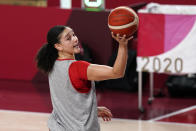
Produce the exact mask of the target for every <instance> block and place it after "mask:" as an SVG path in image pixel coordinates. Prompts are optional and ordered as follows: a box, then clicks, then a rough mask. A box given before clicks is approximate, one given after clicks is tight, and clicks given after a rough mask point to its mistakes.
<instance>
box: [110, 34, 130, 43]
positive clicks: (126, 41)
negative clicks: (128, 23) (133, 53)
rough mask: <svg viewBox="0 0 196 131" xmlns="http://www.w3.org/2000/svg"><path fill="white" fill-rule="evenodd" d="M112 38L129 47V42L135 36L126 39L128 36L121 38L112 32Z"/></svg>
mask: <svg viewBox="0 0 196 131" xmlns="http://www.w3.org/2000/svg"><path fill="white" fill-rule="evenodd" d="M112 37H113V38H114V39H115V40H116V41H118V43H119V44H123V45H127V43H128V41H129V40H131V39H133V36H131V37H128V38H126V35H123V36H120V34H117V35H116V36H115V35H114V33H113V32H112Z"/></svg>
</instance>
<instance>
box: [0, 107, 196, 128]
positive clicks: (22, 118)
mask: <svg viewBox="0 0 196 131" xmlns="http://www.w3.org/2000/svg"><path fill="white" fill-rule="evenodd" d="M48 116H49V114H48V113H34V112H22V111H8V110H0V131H48V128H47V119H48ZM100 124H101V131H196V125H194V124H177V123H167V122H150V121H144V120H142V121H141V120H128V119H115V118H113V119H112V121H111V122H104V121H102V120H101V119H100Z"/></svg>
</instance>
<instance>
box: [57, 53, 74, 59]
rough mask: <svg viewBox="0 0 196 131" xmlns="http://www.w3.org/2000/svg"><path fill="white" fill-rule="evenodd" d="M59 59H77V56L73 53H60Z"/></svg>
mask: <svg viewBox="0 0 196 131" xmlns="http://www.w3.org/2000/svg"><path fill="white" fill-rule="evenodd" d="M57 59H75V56H74V55H71V54H62V53H59V57H58V58H57Z"/></svg>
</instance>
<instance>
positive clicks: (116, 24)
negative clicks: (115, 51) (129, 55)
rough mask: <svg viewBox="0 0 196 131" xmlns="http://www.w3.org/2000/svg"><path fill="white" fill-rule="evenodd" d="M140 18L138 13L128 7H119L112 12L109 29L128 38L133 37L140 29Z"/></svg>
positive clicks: (109, 18)
mask: <svg viewBox="0 0 196 131" xmlns="http://www.w3.org/2000/svg"><path fill="white" fill-rule="evenodd" d="M138 24H139V18H138V16H137V14H136V12H135V11H134V10H133V9H132V8H130V7H127V6H119V7H117V8H114V9H113V10H111V12H110V14H109V16H108V27H109V29H110V31H111V32H113V33H114V35H116V34H120V36H123V35H124V34H125V35H126V37H130V36H132V35H133V34H134V33H135V32H136V31H137V28H138Z"/></svg>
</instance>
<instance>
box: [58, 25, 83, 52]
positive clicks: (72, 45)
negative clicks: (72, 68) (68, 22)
mask: <svg viewBox="0 0 196 131" xmlns="http://www.w3.org/2000/svg"><path fill="white" fill-rule="evenodd" d="M58 46H59V47H60V48H58V50H59V51H62V52H63V53H68V54H77V53H80V47H79V43H78V38H77V36H76V35H75V34H74V32H73V30H72V29H71V28H69V27H67V28H66V29H65V30H64V31H63V32H62V33H61V34H60V39H59V44H58Z"/></svg>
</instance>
